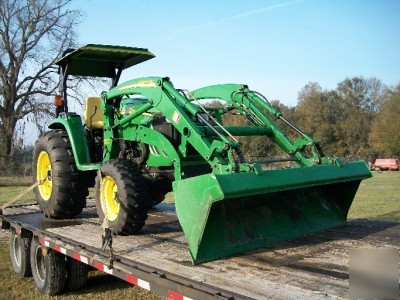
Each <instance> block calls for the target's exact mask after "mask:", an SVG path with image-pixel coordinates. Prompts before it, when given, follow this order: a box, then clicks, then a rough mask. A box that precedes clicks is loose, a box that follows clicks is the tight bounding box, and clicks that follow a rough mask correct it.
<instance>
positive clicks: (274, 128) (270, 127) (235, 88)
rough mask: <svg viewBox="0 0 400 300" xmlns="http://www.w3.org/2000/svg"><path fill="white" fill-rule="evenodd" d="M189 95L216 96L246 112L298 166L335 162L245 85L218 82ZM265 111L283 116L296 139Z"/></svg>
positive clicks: (199, 96)
mask: <svg viewBox="0 0 400 300" xmlns="http://www.w3.org/2000/svg"><path fill="white" fill-rule="evenodd" d="M190 96H192V100H202V99H219V100H222V101H224V102H226V103H227V104H228V105H230V106H232V107H233V108H234V109H236V110H238V111H239V112H241V113H242V114H243V115H250V116H251V117H252V118H253V119H254V120H255V121H258V123H257V122H253V125H254V126H256V127H264V128H265V131H266V132H267V133H268V134H267V136H268V138H270V139H271V140H272V141H273V142H274V143H276V144H277V145H278V146H279V147H280V148H281V149H282V150H283V151H284V152H285V153H286V154H287V155H289V156H290V157H291V158H293V159H297V161H296V163H297V164H298V165H299V166H312V165H317V164H321V163H328V164H332V163H335V162H336V161H335V160H334V159H329V158H327V157H325V155H324V153H323V151H322V149H321V147H320V143H319V141H318V140H314V139H313V138H312V137H310V136H309V135H307V134H305V133H304V132H303V131H301V130H300V129H298V128H297V127H296V126H295V125H293V124H292V123H290V122H289V121H288V120H286V119H285V118H284V117H283V116H282V113H281V112H280V111H279V110H278V109H276V108H274V107H272V106H271V105H270V103H269V102H268V100H266V99H263V98H262V96H261V95H260V94H258V93H256V92H254V91H251V90H249V88H248V87H247V86H246V85H239V84H221V85H213V86H207V87H204V88H200V89H197V90H195V91H192V92H191V93H190ZM263 110H264V112H263ZM265 112H267V113H268V114H269V115H271V116H272V117H274V118H275V119H276V120H278V119H281V120H282V119H283V120H284V122H285V123H289V124H290V125H289V126H291V127H292V128H293V129H295V130H296V131H297V132H298V133H299V134H300V135H301V136H300V137H299V138H298V139H297V140H296V141H291V140H290V139H289V137H288V136H287V135H286V134H285V133H284V132H283V131H282V130H281V129H280V127H279V126H278V125H277V124H276V123H275V122H274V121H273V120H272V119H271V118H270V117H269V116H268V115H267V114H266V113H265ZM307 146H311V148H312V149H311V151H312V153H313V154H314V155H313V157H311V158H309V157H307V156H306V155H305V153H304V149H305V148H306V147H307Z"/></svg>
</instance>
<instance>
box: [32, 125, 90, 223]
mask: <svg viewBox="0 0 400 300" xmlns="http://www.w3.org/2000/svg"><path fill="white" fill-rule="evenodd" d="M32 169H33V180H34V182H37V181H40V180H42V181H43V180H44V182H42V183H41V184H39V186H37V187H36V188H35V193H36V199H37V202H38V204H39V207H40V209H41V210H42V212H43V213H44V215H45V216H46V217H48V218H55V219H65V218H72V217H74V216H76V215H77V214H79V213H81V212H82V209H83V208H84V207H85V206H86V196H87V195H88V194H89V191H88V177H87V176H86V174H85V173H84V172H81V171H79V170H78V169H77V167H76V163H75V159H74V155H73V152H72V146H71V142H70V140H69V137H68V134H67V133H66V132H65V131H64V130H51V131H48V132H46V133H44V134H43V135H41V136H40V137H39V139H38V140H37V142H36V144H35V150H34V152H33V166H32Z"/></svg>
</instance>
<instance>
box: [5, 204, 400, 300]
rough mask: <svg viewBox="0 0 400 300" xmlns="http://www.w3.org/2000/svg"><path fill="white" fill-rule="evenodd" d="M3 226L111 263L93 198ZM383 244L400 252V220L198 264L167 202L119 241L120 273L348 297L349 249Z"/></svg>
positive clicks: (25, 210) (210, 287) (357, 223)
mask: <svg viewBox="0 0 400 300" xmlns="http://www.w3.org/2000/svg"><path fill="white" fill-rule="evenodd" d="M3 222H5V223H6V224H7V225H8V224H11V226H14V227H15V226H16V227H21V228H25V229H28V230H29V231H32V232H33V233H34V234H35V235H39V236H45V237H46V238H47V239H49V240H51V241H53V242H55V243H57V244H59V245H62V246H63V247H65V248H66V249H78V248H79V249H80V250H79V251H80V253H85V251H88V252H90V253H95V254H96V259H98V260H101V261H104V263H105V264H107V263H108V256H109V252H108V251H107V250H106V251H103V250H102V249H101V235H102V229H101V226H100V223H99V219H98V218H97V214H96V209H95V205H94V202H93V200H89V201H88V207H87V208H86V209H85V210H84V212H83V213H82V214H80V215H79V216H77V217H76V218H75V219H71V220H49V219H45V218H44V217H43V215H42V213H40V212H39V209H38V207H37V206H36V205H30V206H19V207H13V208H8V209H5V211H4V212H3ZM377 247H395V248H397V249H400V224H399V223H390V222H380V221H366V220H351V221H349V222H348V223H347V225H344V226H341V227H338V228H336V229H331V230H326V231H323V232H321V233H318V234H313V235H310V236H307V237H304V238H300V239H296V240H292V241H288V242H284V243H279V244H276V245H274V246H269V247H265V248H263V249H259V250H256V251H251V252H248V253H245V254H243V255H238V256H234V257H230V258H226V259H221V260H217V261H213V262H208V263H204V264H201V265H196V266H193V265H192V263H191V261H190V257H189V253H188V249H187V243H186V240H185V237H184V235H183V232H182V229H181V227H180V225H179V222H178V220H177V217H176V214H175V211H174V205H173V204H163V203H162V204H160V205H158V206H157V207H156V208H155V209H153V210H152V211H150V212H149V218H148V220H147V222H146V225H145V226H144V227H143V229H142V231H141V233H140V234H139V235H135V236H115V237H114V238H113V250H114V254H115V257H116V261H115V262H114V268H115V269H116V270H118V269H119V270H125V271H127V272H129V269H130V268H136V269H143V270H147V271H148V272H149V274H153V275H154V276H158V277H161V278H164V279H170V280H174V282H178V283H181V284H182V285H184V286H190V287H192V288H194V289H197V290H204V291H207V293H209V294H214V295H218V296H219V297H220V298H221V299H226V298H228V299H229V298H230V297H232V298H230V299H246V298H253V299H265V298H274V299H280V298H282V299H292V298H293V299H299V298H307V299H311V298H312V299H324V298H326V299H328V298H329V299H332V298H348V297H349V292H348V291H349V289H348V288H349V272H348V257H349V249H352V248H377ZM150 280H151V279H149V281H150ZM194 297H196V296H195V295H194Z"/></svg>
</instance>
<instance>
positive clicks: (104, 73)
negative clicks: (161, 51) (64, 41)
mask: <svg viewBox="0 0 400 300" xmlns="http://www.w3.org/2000/svg"><path fill="white" fill-rule="evenodd" d="M153 57H155V55H154V54H153V53H151V52H150V51H148V50H147V49H143V48H132V47H121V46H109V45H94V44H89V45H86V46H84V47H81V48H79V49H76V50H73V51H72V52H70V53H68V54H67V55H65V56H64V57H62V58H60V59H59V60H57V61H56V62H55V64H56V65H59V66H60V67H62V68H63V69H65V67H66V66H68V69H67V74H68V75H79V76H94V77H110V78H113V77H114V76H115V69H120V68H121V69H127V68H129V67H131V66H134V65H137V64H140V63H141V62H144V61H146V60H149V59H151V58H153Z"/></svg>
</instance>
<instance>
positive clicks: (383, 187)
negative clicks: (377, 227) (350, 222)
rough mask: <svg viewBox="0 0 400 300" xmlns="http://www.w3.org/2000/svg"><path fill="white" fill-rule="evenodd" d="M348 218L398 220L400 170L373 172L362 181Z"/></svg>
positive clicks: (399, 220)
mask: <svg viewBox="0 0 400 300" xmlns="http://www.w3.org/2000/svg"><path fill="white" fill-rule="evenodd" d="M349 218H350V219H369V220H382V221H395V222H400V172H396V171H392V172H383V173H375V172H374V176H373V177H372V178H370V179H367V180H364V181H362V182H361V185H360V188H359V190H358V192H357V195H356V197H355V199H354V201H353V205H352V206H351V208H350V212H349Z"/></svg>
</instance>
